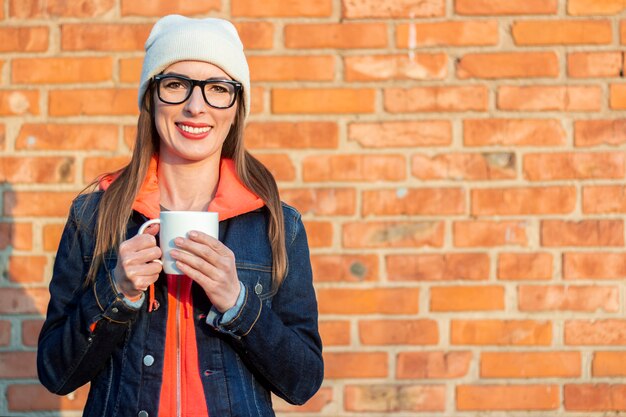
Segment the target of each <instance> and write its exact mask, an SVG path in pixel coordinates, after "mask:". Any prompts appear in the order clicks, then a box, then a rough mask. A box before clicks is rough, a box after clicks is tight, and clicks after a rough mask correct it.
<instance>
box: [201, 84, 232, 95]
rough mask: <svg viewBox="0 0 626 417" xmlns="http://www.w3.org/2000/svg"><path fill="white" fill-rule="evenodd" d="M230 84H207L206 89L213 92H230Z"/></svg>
mask: <svg viewBox="0 0 626 417" xmlns="http://www.w3.org/2000/svg"><path fill="white" fill-rule="evenodd" d="M228 87H229V85H228V84H223V83H222V84H207V86H206V89H207V91H208V92H210V93H212V94H228V93H230V88H228Z"/></svg>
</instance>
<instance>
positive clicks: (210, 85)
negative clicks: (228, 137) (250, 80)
mask: <svg viewBox="0 0 626 417" xmlns="http://www.w3.org/2000/svg"><path fill="white" fill-rule="evenodd" d="M153 80H154V82H155V83H156V85H157V95H158V96H159V100H161V101H162V102H163V103H167V104H180V103H183V102H185V101H187V100H188V99H189V97H191V93H192V92H193V89H194V88H195V87H196V86H198V87H200V91H202V97H204V101H205V102H206V104H208V105H209V106H211V107H214V108H216V109H227V108H229V107H232V105H233V104H235V99H236V98H237V94H238V93H239V91H241V88H242V85H241V83H239V82H237V81H233V80H214V79H209V80H192V79H191V78H187V77H185V76H183V75H173V74H159V75H155V76H154V77H153Z"/></svg>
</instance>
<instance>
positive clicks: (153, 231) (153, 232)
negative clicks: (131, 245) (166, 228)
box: [143, 223, 161, 236]
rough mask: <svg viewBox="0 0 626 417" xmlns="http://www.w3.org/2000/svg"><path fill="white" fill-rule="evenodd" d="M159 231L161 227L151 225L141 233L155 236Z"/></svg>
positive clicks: (156, 224)
mask: <svg viewBox="0 0 626 417" xmlns="http://www.w3.org/2000/svg"><path fill="white" fill-rule="evenodd" d="M160 230H161V226H160V225H159V224H158V223H155V224H151V225H150V226H148V227H147V228H146V230H144V231H143V233H144V234H146V233H147V234H149V235H152V236H156V235H158V234H159V231H160Z"/></svg>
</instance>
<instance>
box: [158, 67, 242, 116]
mask: <svg viewBox="0 0 626 417" xmlns="http://www.w3.org/2000/svg"><path fill="white" fill-rule="evenodd" d="M170 78H176V79H180V80H185V81H188V82H190V83H191V88H190V89H189V91H188V92H187V95H186V96H185V98H184V99H183V100H181V101H176V102H173V101H166V100H163V98H161V81H162V80H167V79H170ZM152 80H153V81H154V83H155V84H156V90H157V97H159V100H161V101H162V102H163V103H166V104H181V103H184V102H185V101H187V100H189V97H191V94H193V90H194V88H196V86H198V87H200V91H201V92H202V98H203V99H204V102H205V103H206V104H208V105H209V106H211V107H213V108H214V109H229V108H231V107H233V104H235V101H237V97H238V96H239V92H240V91H241V90H242V88H243V84H241V83H240V82H238V81H234V80H220V79H209V80H194V79H192V78H189V77H185V76H184V75H177V74H158V75H155V76H154V77H152ZM215 83H225V84H230V85H232V86H233V87H234V88H235V93H234V94H233V97H232V100H231V102H230V104H229V105H228V106H225V107H220V106H214V105H213V104H211V103H209V100H207V98H206V95H205V93H204V86H205V85H207V84H215Z"/></svg>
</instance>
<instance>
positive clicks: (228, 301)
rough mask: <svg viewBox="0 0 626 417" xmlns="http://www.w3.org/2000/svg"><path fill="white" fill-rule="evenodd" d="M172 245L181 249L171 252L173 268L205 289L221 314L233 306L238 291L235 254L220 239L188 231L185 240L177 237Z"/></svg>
mask: <svg viewBox="0 0 626 417" xmlns="http://www.w3.org/2000/svg"><path fill="white" fill-rule="evenodd" d="M174 243H175V244H176V246H178V247H179V248H180V249H182V250H175V249H173V250H172V251H171V252H170V253H171V255H172V258H174V259H175V260H176V266H177V267H178V268H179V269H180V270H181V271H182V272H183V273H184V274H185V275H187V276H188V277H189V278H191V279H192V280H194V281H195V282H197V283H198V284H199V285H200V286H201V287H202V288H203V289H204V292H205V293H206V295H207V297H209V300H210V301H211V303H213V305H214V306H215V308H217V310H218V311H219V312H220V313H224V312H225V311H226V310H228V309H229V308H231V307H233V306H234V305H235V303H236V302H237V297H239V291H240V290H241V288H240V286H239V285H240V284H239V278H238V277H237V268H236V267H235V254H234V253H233V252H232V251H231V250H230V249H228V247H226V246H225V245H224V244H223V243H222V242H220V241H219V240H217V239H215V238H214V237H211V236H209V235H207V234H205V233H202V232H198V231H192V232H189V235H188V238H182V237H179V238H176V239H175V240H174ZM183 251H184V252H183Z"/></svg>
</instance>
